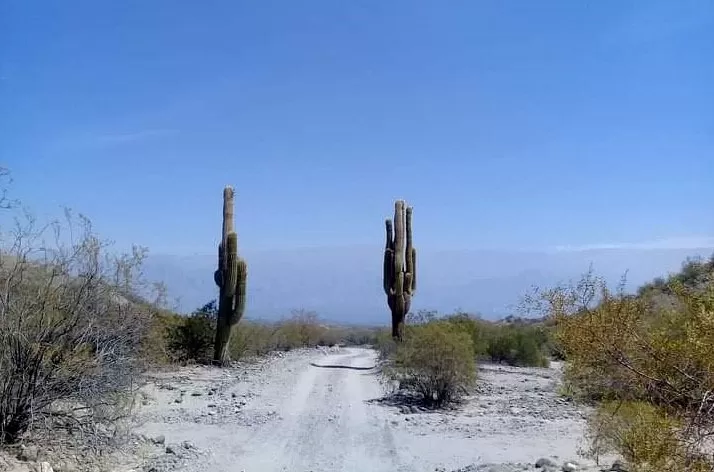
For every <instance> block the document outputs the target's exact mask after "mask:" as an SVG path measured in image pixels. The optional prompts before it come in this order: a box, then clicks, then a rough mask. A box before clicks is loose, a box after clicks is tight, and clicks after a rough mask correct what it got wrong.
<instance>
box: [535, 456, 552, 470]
mask: <svg viewBox="0 0 714 472" xmlns="http://www.w3.org/2000/svg"><path fill="white" fill-rule="evenodd" d="M535 467H536V469H545V468H546V467H557V464H556V463H555V461H553V460H551V459H548V458H547V457H541V458H540V459H538V460H537V461H536V463H535Z"/></svg>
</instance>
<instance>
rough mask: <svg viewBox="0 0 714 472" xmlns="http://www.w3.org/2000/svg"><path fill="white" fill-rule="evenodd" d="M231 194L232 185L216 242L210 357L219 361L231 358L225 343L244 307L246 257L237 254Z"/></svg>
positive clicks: (236, 236)
mask: <svg viewBox="0 0 714 472" xmlns="http://www.w3.org/2000/svg"><path fill="white" fill-rule="evenodd" d="M234 196H235V192H234V191H233V188H232V187H230V186H228V187H226V188H225V189H224V190H223V233H222V237H221V242H220V243H219V244H218V269H217V270H216V272H215V273H214V274H213V278H214V280H215V282H216V285H217V286H218V289H219V295H218V320H217V323H216V339H215V344H214V351H213V360H214V362H216V363H218V364H221V365H225V364H227V363H228V362H229V361H230V357H229V353H228V345H229V343H230V338H231V331H232V330H233V327H234V326H235V325H236V324H238V322H239V321H240V319H241V318H242V317H243V312H244V311H245V291H246V279H247V275H248V268H247V265H246V263H245V261H244V260H243V259H242V258H241V257H239V256H238V235H237V234H236V232H235V231H234V229H233V200H234Z"/></svg>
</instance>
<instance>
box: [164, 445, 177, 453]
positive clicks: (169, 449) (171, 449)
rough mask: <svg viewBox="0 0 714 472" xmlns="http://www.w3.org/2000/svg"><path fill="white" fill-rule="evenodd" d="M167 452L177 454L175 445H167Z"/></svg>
mask: <svg viewBox="0 0 714 472" xmlns="http://www.w3.org/2000/svg"><path fill="white" fill-rule="evenodd" d="M166 454H176V451H174V448H173V447H171V446H166Z"/></svg>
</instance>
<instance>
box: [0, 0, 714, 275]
mask: <svg viewBox="0 0 714 472" xmlns="http://www.w3.org/2000/svg"><path fill="white" fill-rule="evenodd" d="M712 57H714V2H711V1H700V2H690V1H677V2H674V1H644V0H643V1H622V0H606V1H590V2H586V1H578V2H573V1H570V0H563V1H539V2H530V1H488V2H485V1H474V0H463V1H452V2H443V1H418V0H408V1H407V0H390V1H381V0H380V1H377V0H373V1H351V2H337V1H333V0H313V1H309V0H308V1H300V2H295V1H287V0H284V1H260V2H257V1H256V2H243V1H227V0H226V1H213V2H189V1H176V0H171V1H168V0H166V1H158V0H156V1H154V0H149V1H147V0H137V1H121V2H113V1H96V0H87V1H59V0H58V1H46V2H40V1H21V0H0V135H1V136H0V163H2V164H3V165H5V166H7V167H9V168H10V169H11V170H12V172H13V175H14V184H13V187H12V190H13V193H14V195H15V196H17V197H19V198H21V199H22V200H23V201H24V202H25V203H26V204H28V205H29V206H31V207H32V208H33V209H34V210H35V211H36V212H38V213H39V214H41V215H52V214H58V213H59V211H58V209H59V207H60V205H67V206H70V207H72V208H73V209H76V210H77V211H81V212H83V213H86V214H87V215H88V216H90V217H91V218H92V220H93V221H94V222H95V225H96V227H97V229H98V230H99V231H100V232H101V233H102V234H103V235H105V236H107V237H110V238H113V239H115V240H116V241H117V243H118V244H119V245H120V246H121V245H127V244H129V243H138V244H142V245H145V246H148V247H149V249H150V250H151V251H152V252H154V253H167V254H193V253H200V254H204V253H213V251H214V246H215V244H216V241H217V239H218V235H219V231H220V206H221V201H220V199H221V191H222V187H223V185H225V184H232V185H234V186H235V187H236V189H237V208H236V214H237V225H238V232H239V237H240V240H241V245H242V247H243V248H250V249H253V250H272V249H289V248H293V247H295V248H297V247H305V246H313V247H321V246H340V245H346V246H349V245H372V244H380V243H381V241H382V238H383V219H384V218H385V217H387V216H390V214H391V211H392V202H393V200H394V199H395V198H406V199H407V200H408V201H409V202H410V203H411V204H413V205H414V208H415V209H414V229H415V243H416V244H417V245H418V246H419V247H425V248H438V249H484V248H485V249H488V248H499V249H512V250H517V249H534V248H535V249H538V248H541V249H542V248H561V249H562V248H569V249H577V248H584V247H587V248H592V247H637V246H638V245H645V246H646V245H654V246H657V247H659V246H665V247H667V246H670V245H674V246H675V247H679V246H684V247H687V246H688V245H689V246H692V247H700V246H702V245H705V246H706V245H707V244H709V245H711V244H712V240H713V239H712V238H713V237H714V219H712V218H711V214H712V204H713V203H714V185H712V182H714V89H713V88H712V84H714V60H712ZM702 241H704V243H702ZM628 245H629V246H628ZM336 263H338V264H339V261H336Z"/></svg>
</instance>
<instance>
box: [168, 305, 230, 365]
mask: <svg viewBox="0 0 714 472" xmlns="http://www.w3.org/2000/svg"><path fill="white" fill-rule="evenodd" d="M217 318H218V307H217V306H216V302H215V300H213V301H211V302H209V303H207V304H205V305H204V306H203V307H201V308H199V309H198V310H196V311H195V312H193V313H192V314H191V315H190V316H188V317H185V318H183V319H182V320H181V321H180V322H179V323H177V324H176V325H175V326H172V327H170V328H169V329H170V332H169V349H170V350H171V352H172V353H173V356H174V358H175V359H176V360H179V361H182V362H186V361H204V362H205V361H208V360H209V359H211V356H212V355H213V345H214V341H215V337H216V321H217Z"/></svg>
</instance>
